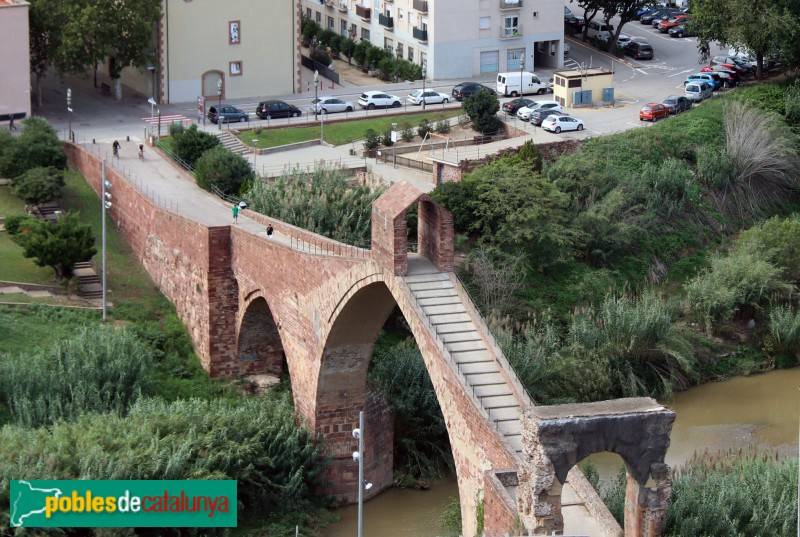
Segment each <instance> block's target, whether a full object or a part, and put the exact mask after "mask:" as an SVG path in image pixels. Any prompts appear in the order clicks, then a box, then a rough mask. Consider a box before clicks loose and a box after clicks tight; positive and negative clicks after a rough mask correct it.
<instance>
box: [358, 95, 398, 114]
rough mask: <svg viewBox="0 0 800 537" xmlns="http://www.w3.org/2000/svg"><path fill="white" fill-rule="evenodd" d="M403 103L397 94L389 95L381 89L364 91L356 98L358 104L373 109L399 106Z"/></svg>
mask: <svg viewBox="0 0 800 537" xmlns="http://www.w3.org/2000/svg"><path fill="white" fill-rule="evenodd" d="M402 104H403V101H402V99H400V97H398V96H397V95H389V94H388V93H384V92H382V91H365V92H364V93H362V94H361V97H359V98H358V106H360V107H361V108H366V109H367V110H373V109H375V108H388V107H392V108H399V107H400V106H401V105H402Z"/></svg>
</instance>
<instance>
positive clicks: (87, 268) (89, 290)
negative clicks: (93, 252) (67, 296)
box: [72, 261, 103, 299]
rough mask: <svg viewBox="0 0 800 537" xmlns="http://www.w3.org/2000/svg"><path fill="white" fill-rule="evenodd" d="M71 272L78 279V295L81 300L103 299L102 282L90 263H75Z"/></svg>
mask: <svg viewBox="0 0 800 537" xmlns="http://www.w3.org/2000/svg"><path fill="white" fill-rule="evenodd" d="M72 272H73V274H74V275H75V277H76V278H77V279H78V285H79V286H80V291H79V293H78V294H79V295H80V296H81V298H87V299H92V298H103V282H102V281H101V280H100V277H99V276H98V275H97V273H96V272H95V270H94V267H92V262H91V261H81V262H80V263H75V266H74V267H73V269H72Z"/></svg>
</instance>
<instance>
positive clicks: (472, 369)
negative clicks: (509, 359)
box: [458, 360, 500, 384]
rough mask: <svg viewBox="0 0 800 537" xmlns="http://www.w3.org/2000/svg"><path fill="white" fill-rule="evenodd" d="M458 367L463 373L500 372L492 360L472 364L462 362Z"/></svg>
mask: <svg viewBox="0 0 800 537" xmlns="http://www.w3.org/2000/svg"><path fill="white" fill-rule="evenodd" d="M458 368H459V370H460V371H461V373H463V374H464V375H476V374H479V373H497V374H500V367H499V366H498V365H497V362H495V361H493V360H487V361H485V362H478V363H474V364H464V365H460V366H458ZM470 384H471V383H470Z"/></svg>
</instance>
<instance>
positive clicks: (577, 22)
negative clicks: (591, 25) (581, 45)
mask: <svg viewBox="0 0 800 537" xmlns="http://www.w3.org/2000/svg"><path fill="white" fill-rule="evenodd" d="M564 24H569V25H570V26H574V27H575V30H580V29H581V28H583V25H584V24H586V19H585V18H584V17H583V15H575V14H574V13H573V12H572V10H571V9H570V8H568V7H567V6H564Z"/></svg>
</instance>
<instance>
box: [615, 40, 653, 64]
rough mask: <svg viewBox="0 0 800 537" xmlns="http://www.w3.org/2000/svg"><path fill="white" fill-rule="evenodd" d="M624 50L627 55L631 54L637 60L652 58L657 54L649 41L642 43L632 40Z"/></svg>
mask: <svg viewBox="0 0 800 537" xmlns="http://www.w3.org/2000/svg"><path fill="white" fill-rule="evenodd" d="M622 52H623V53H624V54H625V55H626V56H630V57H632V58H634V59H636V60H652V59H653V56H655V52H654V51H653V47H651V46H650V45H649V44H648V43H642V42H640V41H631V42H630V43H628V44H627V45H625V47H624V48H623V49H622Z"/></svg>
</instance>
